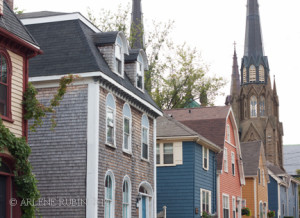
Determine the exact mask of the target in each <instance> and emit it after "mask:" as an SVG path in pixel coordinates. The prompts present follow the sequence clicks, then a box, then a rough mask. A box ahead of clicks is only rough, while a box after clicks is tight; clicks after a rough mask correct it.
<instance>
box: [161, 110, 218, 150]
mask: <svg viewBox="0 0 300 218" xmlns="http://www.w3.org/2000/svg"><path fill="white" fill-rule="evenodd" d="M166 138H171V139H174V138H176V139H180V138H182V139H184V138H189V139H190V140H195V141H197V142H199V143H201V144H203V145H205V146H208V147H209V148H210V149H211V150H213V151H221V149H220V148H219V147H218V146H217V145H216V144H214V143H213V142H211V141H209V140H208V139H206V138H205V137H203V136H202V135H200V134H198V133H197V132H195V131H194V130H192V129H190V128H189V127H187V126H185V125H184V124H182V123H181V122H179V121H177V120H175V119H173V118H172V117H170V116H168V115H166V114H164V116H161V117H158V118H157V139H166Z"/></svg>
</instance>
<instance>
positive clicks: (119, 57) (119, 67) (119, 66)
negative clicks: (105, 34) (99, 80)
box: [115, 36, 124, 76]
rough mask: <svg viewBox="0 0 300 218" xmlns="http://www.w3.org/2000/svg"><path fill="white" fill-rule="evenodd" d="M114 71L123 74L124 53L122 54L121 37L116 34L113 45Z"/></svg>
mask: <svg viewBox="0 0 300 218" xmlns="http://www.w3.org/2000/svg"><path fill="white" fill-rule="evenodd" d="M115 57H116V60H115V63H116V65H115V66H116V67H115V72H116V73H118V74H120V75H122V76H123V66H124V55H123V43H122V40H121V38H120V37H119V36H118V37H117V40H116V45H115Z"/></svg>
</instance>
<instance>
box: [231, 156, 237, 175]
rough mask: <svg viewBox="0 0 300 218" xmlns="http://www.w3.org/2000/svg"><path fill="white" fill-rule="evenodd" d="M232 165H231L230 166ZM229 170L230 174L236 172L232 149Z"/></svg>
mask: <svg viewBox="0 0 300 218" xmlns="http://www.w3.org/2000/svg"><path fill="white" fill-rule="evenodd" d="M232 166H233V167H232ZM233 169H234V170H233ZM231 171H232V175H233V176H235V172H236V166H235V153H234V152H233V151H232V152H231Z"/></svg>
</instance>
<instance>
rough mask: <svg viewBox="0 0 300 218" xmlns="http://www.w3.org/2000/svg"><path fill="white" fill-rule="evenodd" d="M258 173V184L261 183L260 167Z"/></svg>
mask: <svg viewBox="0 0 300 218" xmlns="http://www.w3.org/2000/svg"><path fill="white" fill-rule="evenodd" d="M257 174H258V184H260V169H259V168H258V170H257Z"/></svg>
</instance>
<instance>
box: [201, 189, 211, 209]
mask: <svg viewBox="0 0 300 218" xmlns="http://www.w3.org/2000/svg"><path fill="white" fill-rule="evenodd" d="M203 193H205V194H206V193H208V207H209V211H208V212H209V213H210V214H211V209H212V208H211V206H212V205H211V191H209V190H207V189H202V188H200V215H202V212H203V211H202V204H203V201H202V200H203V195H202V194H203Z"/></svg>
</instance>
